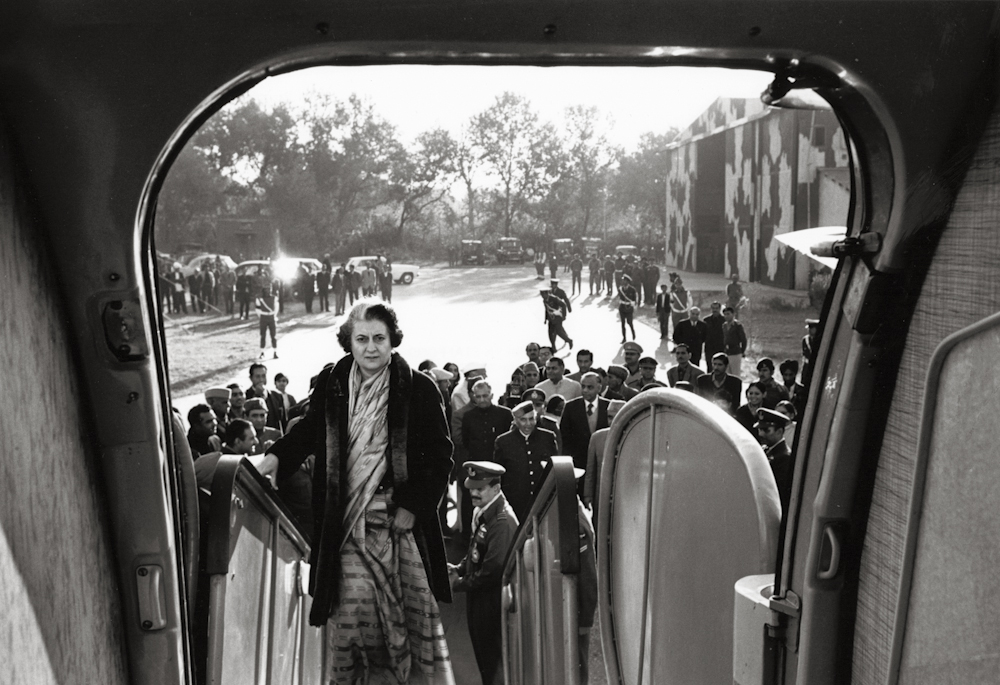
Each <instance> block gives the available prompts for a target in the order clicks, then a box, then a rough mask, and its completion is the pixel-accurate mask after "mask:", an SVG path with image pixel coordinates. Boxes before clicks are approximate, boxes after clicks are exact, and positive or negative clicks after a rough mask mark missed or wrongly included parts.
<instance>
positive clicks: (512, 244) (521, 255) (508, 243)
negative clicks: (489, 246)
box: [497, 238, 525, 264]
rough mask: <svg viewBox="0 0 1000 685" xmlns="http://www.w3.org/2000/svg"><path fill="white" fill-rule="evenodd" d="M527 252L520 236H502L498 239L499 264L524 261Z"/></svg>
mask: <svg viewBox="0 0 1000 685" xmlns="http://www.w3.org/2000/svg"><path fill="white" fill-rule="evenodd" d="M524 259H525V252H524V248H523V247H521V239H520V238H500V240H498V241H497V264H506V263H508V262H513V263H517V264H522V263H524Z"/></svg>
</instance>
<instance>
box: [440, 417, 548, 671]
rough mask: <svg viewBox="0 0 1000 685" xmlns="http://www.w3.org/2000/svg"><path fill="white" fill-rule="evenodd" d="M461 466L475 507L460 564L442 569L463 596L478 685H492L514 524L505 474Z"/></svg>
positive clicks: (487, 466)
mask: <svg viewBox="0 0 1000 685" xmlns="http://www.w3.org/2000/svg"><path fill="white" fill-rule="evenodd" d="M528 404H530V403H528ZM462 466H463V467H464V468H465V470H466V473H467V474H468V478H466V479H465V487H467V488H468V489H469V492H470V493H471V494H472V503H473V504H474V505H475V507H476V509H475V511H474V512H473V514H472V529H473V534H472V538H471V539H470V540H469V551H468V553H467V554H466V555H465V558H464V559H462V561H461V562H459V563H458V564H449V565H448V576H449V579H450V581H451V588H452V590H454V591H456V592H466V593H468V602H467V603H466V617H467V619H468V624H469V638H470V639H471V640H472V649H473V651H474V652H475V654H476V664H477V665H478V666H479V675H480V677H481V678H482V681H483V685H495V684H497V683H502V682H503V669H502V668H501V667H500V659H501V656H502V647H503V638H502V624H501V613H500V611H501V608H500V590H501V581H502V579H503V566H504V560H505V559H506V558H507V552H508V551H509V550H510V546H511V545H512V544H513V542H514V535H515V534H516V533H517V525H518V522H517V516H516V515H515V514H514V510H513V509H512V508H511V506H510V504H508V503H507V500H506V499H505V498H504V495H503V492H502V490H501V487H500V477H501V476H503V475H504V473H505V469H504V468H503V467H502V466H500V465H499V464H494V463H493V462H491V461H467V462H465V463H464V464H463V465H462Z"/></svg>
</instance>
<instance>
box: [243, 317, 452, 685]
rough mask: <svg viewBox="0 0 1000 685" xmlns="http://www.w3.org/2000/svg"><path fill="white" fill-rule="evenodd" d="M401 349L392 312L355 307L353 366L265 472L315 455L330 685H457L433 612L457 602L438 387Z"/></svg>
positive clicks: (329, 380) (331, 378) (283, 470)
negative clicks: (446, 526)
mask: <svg viewBox="0 0 1000 685" xmlns="http://www.w3.org/2000/svg"><path fill="white" fill-rule="evenodd" d="M402 337H403V334H402V332H401V331H400V330H399V327H398V324H397V321H396V314H395V312H394V311H393V309H392V307H391V306H390V305H387V304H384V303H374V302H369V301H365V302H361V303H359V304H357V305H356V306H355V307H354V308H353V309H352V310H351V312H350V314H349V315H348V318H347V321H345V322H344V324H343V325H342V326H341V328H340V332H339V334H338V336H337V338H338V341H339V342H340V344H341V346H342V347H343V348H344V350H345V351H346V352H348V354H347V356H345V357H344V358H342V359H341V360H340V361H339V362H338V363H337V364H336V365H335V366H333V367H332V368H329V369H325V370H324V371H323V372H322V373H321V374H320V376H319V378H318V380H317V382H316V388H315V390H314V391H313V394H312V396H311V400H310V404H311V407H310V412H309V413H308V415H307V416H306V418H304V419H303V420H302V421H300V422H299V423H297V424H296V425H295V427H294V428H293V429H292V430H291V431H290V432H289V433H288V435H286V436H285V437H284V438H282V439H280V440H278V441H277V442H276V443H274V445H272V447H271V449H270V451H269V453H268V455H267V456H266V457H265V459H264V462H263V463H262V464H261V468H260V470H261V472H262V473H264V474H265V475H268V474H270V473H274V472H277V474H278V477H279V479H280V478H281V477H282V475H283V474H287V473H289V472H291V471H294V470H295V469H296V468H298V465H299V464H300V463H301V462H302V461H303V460H304V459H305V458H306V457H307V456H308V455H310V454H315V455H316V465H315V470H314V476H313V478H314V486H313V511H314V516H315V525H316V534H315V537H314V539H313V545H312V557H311V559H310V562H311V564H312V569H313V573H312V577H311V578H310V593H311V594H312V596H313V602H312V609H311V612H310V616H309V621H310V623H311V624H312V625H315V626H321V625H324V624H326V626H327V659H326V660H325V661H326V669H327V672H326V673H324V674H323V676H324V682H328V683H365V684H366V685H367V684H369V683H372V684H373V683H380V684H381V683H386V684H395V685H402V684H403V683H431V684H435V685H436V684H438V683H442V684H449V685H451V684H453V683H454V676H453V675H452V670H451V661H450V658H449V655H448V646H447V644H446V643H445V638H444V630H443V628H442V625H441V615H440V612H439V610H438V605H437V601H446V602H450V601H451V589H450V586H449V582H448V570H447V559H446V558H445V551H444V541H443V539H442V537H441V527H440V522H439V520H438V515H437V509H438V503H439V502H440V500H441V496H442V494H443V493H444V491H445V488H446V486H447V484H448V475H449V473H450V472H451V466H452V461H451V452H452V444H451V441H450V439H449V438H448V427H447V424H446V423H445V416H444V407H443V404H442V401H441V394H440V393H439V392H438V389H437V387H436V386H435V385H434V382H433V381H432V380H431V379H429V378H428V377H427V376H425V375H424V374H422V373H419V372H412V371H411V370H410V367H409V366H408V365H407V363H406V361H405V360H403V358H402V357H400V356H399V355H398V354H396V353H395V352H394V348H395V347H396V346H398V345H399V343H400V342H401V341H402Z"/></svg>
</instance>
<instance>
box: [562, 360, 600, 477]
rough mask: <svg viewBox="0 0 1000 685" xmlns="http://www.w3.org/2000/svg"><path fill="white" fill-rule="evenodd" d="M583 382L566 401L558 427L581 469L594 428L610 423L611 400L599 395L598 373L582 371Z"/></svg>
mask: <svg viewBox="0 0 1000 685" xmlns="http://www.w3.org/2000/svg"><path fill="white" fill-rule="evenodd" d="M580 386H581V388H582V393H583V394H582V396H581V397H577V398H576V399H573V400H570V401H569V402H567V403H566V407H565V408H564V409H563V415H562V421H560V422H559V429H560V430H561V431H562V434H563V444H564V445H565V447H566V452H567V454H569V455H570V456H571V457H573V465H574V466H575V467H576V468H578V469H586V468H587V447H588V446H589V445H590V436H591V435H593V434H594V432H595V431H598V430H600V429H601V428H607V427H608V405H609V404H610V400H608V399H606V398H604V397H598V393H599V392H600V390H601V379H600V378H599V377H598V376H597V374H596V373H593V372H588V373H585V374H583V378H582V379H581V381H580ZM583 483H584V481H582V480H581V481H580V482H579V484H578V486H579V490H580V494H583Z"/></svg>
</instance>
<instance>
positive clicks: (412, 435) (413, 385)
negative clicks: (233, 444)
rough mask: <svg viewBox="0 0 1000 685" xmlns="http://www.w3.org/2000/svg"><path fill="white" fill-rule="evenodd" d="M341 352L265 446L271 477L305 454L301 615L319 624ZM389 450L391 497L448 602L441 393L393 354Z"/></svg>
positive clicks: (345, 366)
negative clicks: (299, 412) (305, 575)
mask: <svg viewBox="0 0 1000 685" xmlns="http://www.w3.org/2000/svg"><path fill="white" fill-rule="evenodd" d="M353 363H354V358H353V357H352V356H351V355H348V356H346V357H344V358H343V359H341V360H340V361H339V362H338V363H337V365H336V366H334V367H332V368H328V369H324V370H323V372H322V373H320V375H319V378H318V379H317V381H316V389H315V390H314V391H313V394H312V396H311V398H310V410H309V413H308V414H307V415H306V417H305V418H303V419H302V420H301V421H299V422H298V423H297V424H295V426H294V427H293V428H292V430H291V431H290V432H289V433H288V435H286V436H285V437H283V438H282V439H280V440H278V441H277V442H276V443H274V445H272V446H271V449H270V450H269V452H270V453H272V454H274V455H275V456H277V457H278V460H279V465H278V480H279V481H280V480H281V479H282V478H284V477H286V476H287V475H289V474H291V473H293V472H294V471H295V470H296V469H297V468H298V467H299V465H300V464H301V463H302V461H303V460H304V459H305V458H306V457H308V456H309V455H310V454H315V455H316V468H315V472H314V474H313V484H314V485H313V503H312V504H313V513H314V517H315V522H316V524H315V525H316V533H315V536H314V538H313V545H312V555H311V558H310V564H311V565H312V574H311V578H310V588H309V590H310V593H311V594H312V596H313V604H312V611H311V612H310V615H309V621H310V623H311V624H312V625H315V626H320V625H323V624H325V623H326V620H327V619H328V618H329V617H330V616H331V615H332V614H333V613H334V612H335V610H336V608H337V604H338V601H339V598H340V575H341V574H340V545H341V541H342V540H343V537H344V524H343V513H344V512H343V506H344V500H345V492H344V488H345V486H346V482H347V478H346V475H347V474H346V470H345V467H346V463H347V438H348V434H347V404H348V395H349V385H348V383H349V381H348V378H349V374H350V370H351V365H352V364H353ZM389 364H390V371H389V384H390V386H389V409H388V411H389V451H390V461H391V468H392V475H393V481H394V485H393V494H392V500H393V502H394V503H395V504H396V505H397V506H400V507H403V508H404V509H407V510H409V511H410V512H412V513H413V514H414V516H415V517H416V523H415V524H414V526H413V534H414V537H415V538H416V541H417V546H418V547H419V549H420V556H421V558H422V559H423V562H424V568H425V569H426V570H427V581H428V583H429V584H430V587H431V591H432V592H433V593H434V596H435V597H436V598H437V600H438V601H445V602H450V601H451V586H450V585H449V583H448V566H447V558H446V556H445V550H444V541H443V539H442V537H441V523H440V521H439V519H438V503H439V502H440V501H441V496H442V495H443V494H444V491H445V489H446V488H447V486H448V475H449V474H450V473H451V467H452V461H451V453H452V443H451V440H450V439H449V437H448V426H447V424H446V423H445V416H444V406H443V404H442V402H441V393H440V392H439V391H438V388H437V386H436V385H435V384H434V381H432V380H431V379H430V378H428V377H427V376H425V375H424V374H422V373H419V372H417V373H414V372H412V371H411V370H410V367H409V365H408V364H407V363H406V361H404V360H403V358H402V357H400V356H399V355H398V354H395V353H393V355H392V360H391V361H390V362H389Z"/></svg>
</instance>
